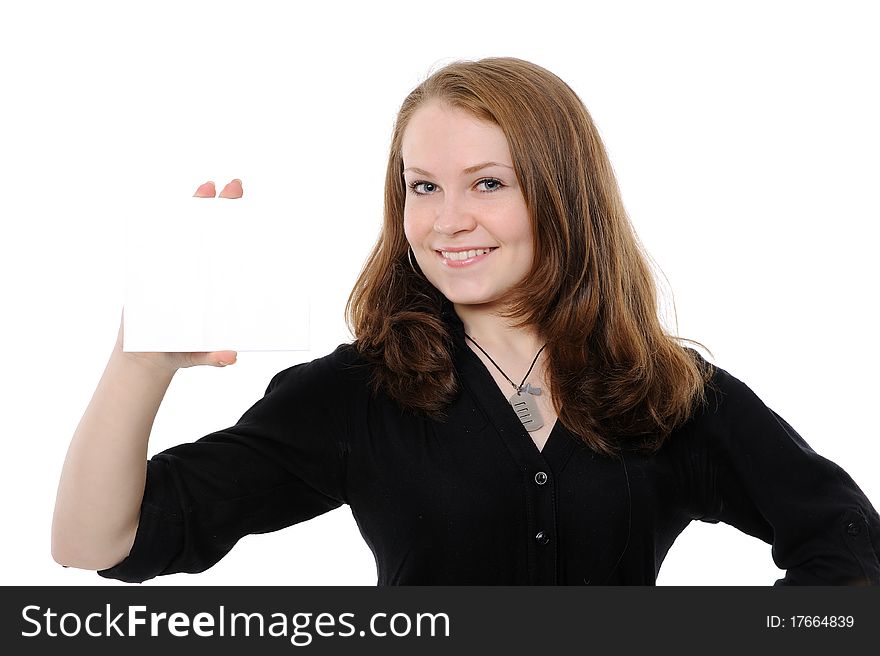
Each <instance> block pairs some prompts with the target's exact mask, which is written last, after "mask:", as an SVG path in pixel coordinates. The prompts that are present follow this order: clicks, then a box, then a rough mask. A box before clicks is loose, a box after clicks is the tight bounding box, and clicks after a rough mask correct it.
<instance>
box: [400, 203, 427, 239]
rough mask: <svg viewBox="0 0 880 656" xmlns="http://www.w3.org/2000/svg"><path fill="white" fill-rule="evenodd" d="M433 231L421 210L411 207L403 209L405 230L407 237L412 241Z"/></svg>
mask: <svg viewBox="0 0 880 656" xmlns="http://www.w3.org/2000/svg"><path fill="white" fill-rule="evenodd" d="M430 231H431V224H430V223H428V222H426V221H425V218H424V216H420V214H419V212H414V211H412V210H410V209H407V208H404V210H403V232H404V234H405V235H406V238H407V239H409V240H410V241H412V240H413V239H418V238H420V237H424V236H425V234H427V233H428V232H430Z"/></svg>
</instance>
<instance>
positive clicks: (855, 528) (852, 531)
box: [846, 522, 861, 535]
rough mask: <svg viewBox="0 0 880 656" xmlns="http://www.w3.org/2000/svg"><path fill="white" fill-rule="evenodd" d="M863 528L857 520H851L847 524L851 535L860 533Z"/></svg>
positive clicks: (847, 530)
mask: <svg viewBox="0 0 880 656" xmlns="http://www.w3.org/2000/svg"><path fill="white" fill-rule="evenodd" d="M860 530H861V528H860V527H859V525H858V524H856V523H855V522H850V523H849V524H847V525H846V532H847V533H849V534H850V535H858V534H859V531H860Z"/></svg>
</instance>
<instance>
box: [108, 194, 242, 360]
mask: <svg viewBox="0 0 880 656" xmlns="http://www.w3.org/2000/svg"><path fill="white" fill-rule="evenodd" d="M243 194H244V191H243V189H242V186H241V180H239V179H238V178H236V179H234V180H232V181H231V182H229V183H228V184H227V185H226V186H225V187H223V190H222V191H221V192H220V196H219V197H220V198H241V197H242V195H243ZM216 195H217V190H216V189H215V187H214V182H213V181H208V182H205V183H204V184H201V185H199V187H198V189H196V193H194V194H193V196H194V197H196V198H214V197H215V196H216ZM124 325H125V308H122V319H121V320H120V322H119V335H118V336H117V338H116V349H117V351H119V352H120V353H121V354H122V355H123V356H125V357H126V358H129V359H132V360H136V361H138V362H142V363H145V364H147V365H148V366H150V367H155V368H157V369H159V370H161V371H171V372H174V371H177V370H178V369H185V368H187V367H195V366H198V365H209V366H212V367H225V366H226V365H229V364H235V362H236V358H237V357H238V354H237V353H236V352H235V351H210V352H193V353H162V352H125V351H123V350H122V340H123V327H124Z"/></svg>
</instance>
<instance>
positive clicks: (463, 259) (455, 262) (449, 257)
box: [435, 246, 498, 269]
mask: <svg viewBox="0 0 880 656" xmlns="http://www.w3.org/2000/svg"><path fill="white" fill-rule="evenodd" d="M497 250H498V247H497V246H494V247H491V248H477V249H472V250H469V251H459V252H450V251H435V252H436V253H437V256H438V257H439V258H440V261H441V262H442V263H443V265H444V266H447V267H450V268H453V269H457V268H460V267H465V266H469V265H471V264H475V263H477V262H482V261H483V260H485V259H486V258H487V257H489V256H490V255H491V254H492V253H493V252H495V251H497Z"/></svg>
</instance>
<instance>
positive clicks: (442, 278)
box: [401, 101, 533, 307]
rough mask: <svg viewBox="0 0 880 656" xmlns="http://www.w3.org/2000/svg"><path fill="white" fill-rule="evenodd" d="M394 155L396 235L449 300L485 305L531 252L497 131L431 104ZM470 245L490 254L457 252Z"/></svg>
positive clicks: (517, 275)
mask: <svg viewBox="0 0 880 656" xmlns="http://www.w3.org/2000/svg"><path fill="white" fill-rule="evenodd" d="M401 154H402V157H403V168H404V172H403V176H404V179H405V181H406V187H407V190H406V203H405V205H404V210H403V225H404V232H405V233H406V238H407V241H409V244H410V246H411V247H412V250H413V253H414V254H415V258H416V261H417V262H418V265H419V267H420V268H421V270H422V271H423V272H424V274H425V276H426V277H427V278H428V280H429V281H430V282H431V284H433V285H434V287H436V288H437V289H438V290H440V292H441V293H442V294H443V295H444V296H445V297H446V298H447V299H449V300H450V301H452V302H453V303H456V304H465V305H483V304H491V303H492V302H493V301H495V300H496V299H498V298H499V297H500V296H502V295H503V294H504V293H505V292H507V291H508V290H509V289H510V288H511V287H512V286H513V285H515V284H516V283H518V282H519V281H520V280H522V278H523V277H524V276H525V275H526V274H527V273H528V271H529V270H530V268H531V266H532V257H533V244H532V232H531V224H530V221H529V213H528V210H527V209H526V203H525V199H524V198H523V195H522V191H521V190H520V187H519V183H518V181H517V179H516V175H515V173H514V170H513V160H512V158H511V156H510V150H509V149H508V147H507V140H506V139H505V137H504V133H503V132H502V131H501V128H499V127H498V126H497V125H495V124H493V123H487V122H484V121H481V120H479V119H477V118H475V117H474V116H473V115H472V114H469V113H468V112H466V111H464V110H461V109H455V108H450V107H448V106H445V105H442V104H440V103H438V102H436V101H432V102H428V103H426V104H424V105H422V106H421V107H420V108H419V109H417V110H416V111H415V113H414V114H413V116H412V118H411V119H410V122H409V124H408V125H407V127H406V130H405V131H404V134H403V141H402V147H401ZM487 163H491V164H489V165H486V164H487ZM477 168H479V170H477ZM478 249H491V251H490V252H488V253H482V254H481V253H479V252H477V253H476V254H475V253H473V252H465V251H473V250H478ZM487 307H488V306H487Z"/></svg>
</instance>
